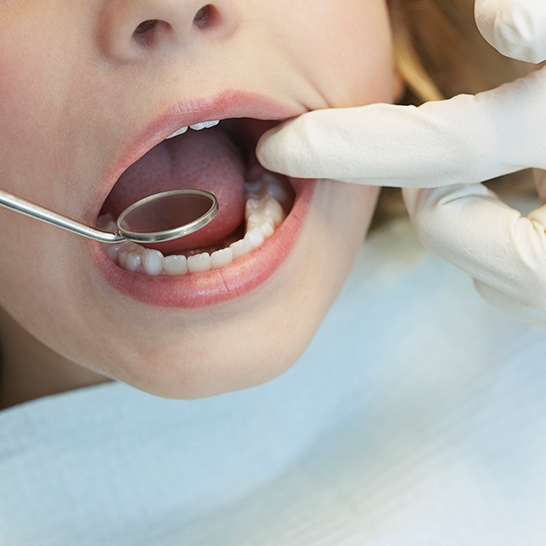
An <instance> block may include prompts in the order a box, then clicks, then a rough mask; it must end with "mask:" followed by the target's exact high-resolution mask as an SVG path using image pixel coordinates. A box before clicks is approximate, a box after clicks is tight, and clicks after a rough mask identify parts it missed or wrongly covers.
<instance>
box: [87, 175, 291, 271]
mask: <svg viewBox="0 0 546 546" xmlns="http://www.w3.org/2000/svg"><path fill="white" fill-rule="evenodd" d="M273 186H279V188H277V189H275V188H274V187H273ZM281 189H282V182H281V181H280V180H279V179H278V178H277V177H275V176H271V174H270V173H267V177H263V180H262V182H261V183H260V181H258V182H252V184H251V189H249V190H248V191H247V202H246V210H245V219H246V233H245V236H244V237H243V238H242V239H240V240H239V241H236V242H234V243H232V244H231V245H229V247H227V248H223V249H220V250H217V251H215V252H212V254H209V253H208V252H202V253H200V254H195V255H193V256H188V257H186V256H183V255H174V256H163V254H162V253H161V252H160V251H158V250H151V249H145V248H143V247H141V246H139V245H137V244H135V243H132V242H124V243H119V244H115V245H103V246H104V248H105V250H106V252H107V254H108V256H109V257H110V259H111V260H112V261H114V262H117V263H118V265H120V266H121V267H122V268H124V269H127V270H128V271H132V272H136V273H145V274H147V275H150V276H158V275H170V276H178V275H185V274H186V273H205V272H207V271H211V270H215V269H220V268H222V267H225V266H227V265H229V264H230V263H231V262H233V261H234V260H237V259H238V258H240V257H242V256H246V255H247V254H249V253H250V252H252V251H253V250H255V249H257V248H258V247H260V246H261V245H262V244H263V243H264V241H265V240H266V239H267V238H268V237H271V235H273V233H274V232H275V229H276V228H277V227H278V226H279V225H280V224H281V223H282V222H283V221H284V218H285V213H284V210H283V208H282V206H281V205H280V204H279V202H278V201H277V200H276V199H275V197H272V195H275V194H279V192H280V190H281ZM97 225H99V226H101V227H103V228H105V227H106V226H113V227H114V228H115V224H114V223H113V222H112V219H111V218H110V217H108V216H103V217H101V218H99V219H98V221H97Z"/></svg>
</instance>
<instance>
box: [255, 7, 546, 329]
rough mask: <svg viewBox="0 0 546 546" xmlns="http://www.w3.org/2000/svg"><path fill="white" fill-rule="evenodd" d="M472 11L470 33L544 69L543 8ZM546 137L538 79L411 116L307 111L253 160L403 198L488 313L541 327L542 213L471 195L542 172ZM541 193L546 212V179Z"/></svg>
mask: <svg viewBox="0 0 546 546" xmlns="http://www.w3.org/2000/svg"><path fill="white" fill-rule="evenodd" d="M475 5H476V21H477V24H478V28H479V29H480V31H481V33H482V34H483V36H484V37H485V39H486V40H487V41H488V42H489V43H490V44H492V45H493V46H494V47H496V48H497V49H498V50H499V51H500V52H501V53H502V54H504V55H507V56H510V57H513V58H517V59H519V60H523V61H528V62H535V63H536V62H541V61H543V60H545V59H546V0H476V3H475ZM545 126H546V69H542V70H538V71H536V72H534V73H532V74H531V75H529V76H527V77H526V78H523V79H520V80H517V81H515V82H513V83H510V84H506V85H503V86H501V87H499V88H498V89H494V90H492V91H487V92H484V93H480V94H478V95H476V96H471V95H460V96H458V97H455V98H453V99H450V100H447V101H439V102H430V103H426V104H424V105H422V106H420V107H417V108H416V107H411V106H409V107H408V106H392V105H384V104H377V105H370V106H364V107H360V108H347V109H331V110H321V111H317V112H310V113H308V114H304V115H303V116H301V117H299V118H297V119H295V120H292V121H289V122H287V123H286V124H284V125H282V126H280V127H278V128H276V129H274V130H273V131H271V132H270V133H268V134H266V135H264V137H262V140H261V141H260V143H259V145H258V150H257V153H258V157H259V159H260V161H261V162H262V163H263V164H264V165H265V166H266V167H267V168H269V169H271V170H275V171H277V172H281V173H284V174H289V175H291V176H296V177H301V178H330V179H335V180H341V181H345V182H352V183H362V184H372V185H382V186H399V187H402V188H406V189H405V190H404V197H405V200H406V205H407V207H408V210H409V213H410V216H411V218H412V221H413V223H414V225H415V226H416V228H417V230H418V233H419V236H420V238H421V240H422V241H423V242H424V243H425V244H426V245H427V246H429V247H431V248H432V249H434V250H435V251H437V252H438V253H439V254H441V255H443V256H444V257H446V258H447V259H448V260H450V261H451V262H453V263H454V264H456V265H457V266H458V267H460V268H461V269H463V270H465V271H467V272H468V273H469V274H470V275H471V276H472V277H473V278H474V279H475V283H476V286H477V288H478V290H479V291H480V293H481V294H482V295H483V296H484V297H486V298H487V299H489V300H490V301H491V302H492V303H494V304H496V305H498V306H500V307H503V308H505V309H506V310H508V311H510V312H512V313H514V314H516V315H519V316H520V317H522V318H524V319H525V320H527V321H528V322H531V323H533V324H538V325H541V326H546V235H545V226H546V206H544V207H541V208H539V209H537V210H535V211H533V212H532V213H530V214H529V215H527V217H522V216H521V214H520V213H518V212H517V211H515V210H513V209H511V208H510V207H508V206H507V205H505V204H504V203H502V202H501V201H500V200H499V199H498V198H497V197H496V196H495V195H494V194H493V193H492V192H490V191H489V190H487V189H486V188H485V187H484V186H483V185H481V184H476V183H477V182H481V181H484V180H489V179H491V178H495V177H497V176H500V175H503V174H508V173H512V172H515V171H519V170H522V169H526V168H528V167H535V168H539V169H546V138H545V129H544V127H545ZM470 183H472V184H470ZM411 188H437V189H411ZM538 189H539V195H541V197H542V199H541V202H545V201H546V176H542V177H541V179H540V181H539V185H538Z"/></svg>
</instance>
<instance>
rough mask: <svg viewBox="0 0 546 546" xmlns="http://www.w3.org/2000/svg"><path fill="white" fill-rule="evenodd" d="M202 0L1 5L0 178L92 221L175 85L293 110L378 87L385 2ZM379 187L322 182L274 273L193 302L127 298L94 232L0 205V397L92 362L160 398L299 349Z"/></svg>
mask: <svg viewBox="0 0 546 546" xmlns="http://www.w3.org/2000/svg"><path fill="white" fill-rule="evenodd" d="M203 5H204V4H203V3H202V2H196V1H193V0H180V1H173V0H138V1H135V0H76V1H73V2H66V1H64V0H50V1H47V2H44V1H43V0H17V1H10V0H8V2H7V3H6V2H3V3H0V73H1V74H2V77H1V78H0V97H1V98H2V100H0V135H1V140H0V181H1V186H0V187H1V188H2V189H4V190H6V191H9V192H12V193H14V194H16V195H19V196H21V197H25V198H27V199H31V200H33V201H35V202H37V203H40V204H41V205H43V206H46V207H49V208H52V209H53V210H57V211H62V212H63V213H64V214H66V215H68V216H71V217H73V218H77V219H79V220H81V221H84V222H86V223H89V224H92V223H93V222H94V221H95V219H96V216H97V213H98V211H99V209H100V206H101V203H102V201H103V200H104V197H105V192H106V193H107V191H108V189H105V187H104V184H103V183H101V181H103V180H105V179H106V178H107V173H108V172H109V171H110V169H112V165H113V164H114V163H115V162H116V161H119V156H120V154H121V153H122V151H123V150H125V149H126V147H127V142H128V141H129V140H130V139H134V138H135V135H137V134H139V133H140V132H142V131H143V130H144V128H145V127H147V126H149V125H150V124H151V123H152V122H154V120H156V119H158V118H159V117H160V116H161V115H162V114H163V113H164V112H165V111H166V110H167V109H168V108H170V107H171V106H172V105H174V104H176V103H177V102H179V101H181V100H182V99H184V100H192V99H198V98H203V97H204V98H209V97H215V96H218V95H220V94H222V93H223V92H226V91H229V90H242V91H246V92H251V93H257V94H259V95H261V96H263V97H266V98H268V99H272V100H274V101H276V102H277V103H278V104H279V105H281V106H282V108H283V109H284V111H287V112H290V115H291V116H293V115H298V114H301V113H303V112H306V111H309V110H314V109H320V108H326V107H331V106H336V107H344V106H355V105H360V104H366V103H372V102H388V101H391V100H392V95H393V89H394V86H395V84H394V81H393V72H394V71H393V66H392V51H391V45H390V34H389V27H388V14H387V11H386V6H385V2H384V0H366V1H363V0H342V1H341V2H340V0H321V1H320V2H316V1H315V0H275V1H274V2H271V1H270V0H254V1H253V2H247V1H246V0H218V1H217V2H214V3H212V4H210V6H212V7H213V11H212V13H213V16H212V17H211V19H210V20H208V21H205V22H204V24H201V23H200V22H199V21H194V18H195V16H196V14H198V13H199V10H200V9H201V8H202V7H203ZM148 20H157V21H159V22H160V23H159V24H157V25H156V26H155V27H154V29H153V31H152V32H149V33H147V34H146V33H145V37H144V39H142V36H141V35H135V34H134V32H135V29H137V27H139V25H140V24H141V23H143V22H144V21H148ZM140 28H141V29H142V27H140ZM284 117H287V116H284ZM203 121H204V120H203ZM376 194H377V190H376V189H374V188H363V187H356V186H348V185H344V184H339V183H332V182H319V183H318V184H317V186H316V189H315V193H314V196H313V198H312V202H311V206H310V210H309V212H308V214H307V218H306V220H305V223H304V225H303V228H302V231H301V234H300V235H299V237H298V240H297V242H296V244H295V247H294V248H293V250H292V252H291V253H290V254H289V256H288V258H287V259H286V260H285V261H284V263H283V264H282V265H281V266H280V268H279V269H278V270H277V271H276V273H275V274H274V275H273V276H272V277H271V278H270V279H269V280H268V281H267V282H265V283H264V284H262V285H261V286H259V287H258V288H256V289H255V290H253V291H251V292H249V293H247V294H245V295H243V296H241V297H238V298H235V299H232V300H230V301H228V302H224V303H221V304H218V305H212V306H207V307H203V308H197V309H184V308H166V307H162V306H155V305H150V304H146V303H143V302H142V301H138V300H137V299H134V298H132V297H130V296H129V295H127V294H126V293H123V292H122V291H119V290H118V289H116V287H115V286H113V285H112V283H111V282H108V280H107V279H106V278H105V276H104V273H103V272H102V271H101V269H100V268H99V267H97V263H96V260H95V258H94V253H93V250H92V249H93V245H94V244H95V243H90V242H89V241H87V240H84V239H82V238H80V237H77V236H74V235H71V234H67V233H65V232H62V231H60V230H58V229H55V228H51V227H49V226H45V225H44V224H42V223H39V222H36V221H34V220H30V219H28V218H25V217H22V216H19V215H16V214H14V213H12V212H8V211H2V210H0V230H1V232H2V237H1V238H0V254H1V255H2V264H1V266H0V286H1V287H2V288H1V289H0V306H1V307H2V308H3V309H4V313H2V315H1V321H0V329H1V330H2V332H3V333H4V336H3V337H4V340H3V344H4V350H5V356H4V363H3V366H4V369H5V380H4V385H3V390H4V394H6V392H9V391H10V389H16V386H15V385H13V384H11V383H14V382H15V376H16V375H17V379H16V380H17V381H18V382H19V383H20V382H21V381H22V380H21V376H23V375H24V374H25V373H27V375H28V376H29V377H31V378H34V379H36V378H37V377H39V376H40V374H42V375H43V376H44V377H47V378H48V382H49V383H48V384H51V386H49V387H48V388H47V390H48V392H52V391H55V390H66V389H69V388H73V387H77V386H82V385H84V384H90V383H93V382H98V381H101V380H104V378H105V377H106V378H114V379H119V380H121V381H124V382H127V383H129V384H131V385H134V386H136V387H137V388H140V389H143V390H146V391H148V392H151V393H153V394H157V395H159V396H165V397H173V398H193V397H201V396H209V395H213V394H217V393H221V392H225V391H229V390H234V389H240V388H245V387H249V386H251V385H255V384H258V383H261V382H264V381H267V380H270V379H272V378H273V377H275V376H277V375H278V374H280V373H282V372H283V371H284V370H286V369H287V368H288V367H289V366H290V365H292V364H293V363H294V362H295V361H296V360H297V358H298V357H299V355H300V354H301V353H302V351H304V350H305V348H306V346H307V345H308V343H309V341H310V340H311V338H312V336H313V335H314V333H315V331H316V329H317V327H318V325H319V323H320V321H321V320H322V318H323V316H324V314H325V312H326V311H327V309H328V308H329V306H330V304H331V302H332V300H333V298H334V297H335V295H336V294H337V292H338V290H339V288H340V286H341V284H342V283H343V281H344V280H345V278H346V275H347V273H348V271H349V268H350V265H351V263H352V260H353V258H354V255H355V253H356V251H357V249H358V247H359V245H360V244H361V242H362V240H363V237H364V235H365V232H366V230H367V226H368V223H369V220H370V217H371V214H372V212H373V208H374V204H375V198H376ZM364 304H365V302H363V305H364ZM13 319H15V321H17V323H19V325H20V327H16V326H14V324H13ZM33 338H36V339H37V340H38V341H35V340H33ZM30 366H32V371H28V370H29V367H30ZM15 367H17V370H18V371H17V372H14V368H15ZM25 369H26V370H27V371H26V372H25ZM10 370H11V372H10ZM74 370H77V371H74ZM10 377H11V378H12V379H11V380H10V379H9V378H10ZM56 380H58V381H57V382H56ZM27 381H31V379H27ZM55 385H56V386H55ZM19 388H21V385H20V384H19ZM23 390H24V389H23ZM31 390H32V389H31ZM39 394H43V393H39V389H35V390H34V391H33V393H32V394H27V395H23V396H22V398H25V397H26V398H28V397H31V396H37V395H39Z"/></svg>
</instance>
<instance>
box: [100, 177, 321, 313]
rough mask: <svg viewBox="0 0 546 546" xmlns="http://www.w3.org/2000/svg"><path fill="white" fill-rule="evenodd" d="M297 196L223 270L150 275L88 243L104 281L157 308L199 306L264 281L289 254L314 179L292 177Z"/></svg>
mask: <svg viewBox="0 0 546 546" xmlns="http://www.w3.org/2000/svg"><path fill="white" fill-rule="evenodd" d="M293 185H294V187H295V189H296V194H297V195H296V200H295V202H294V206H293V207H292V210H291V211H290V213H289V215H288V217H287V218H286V220H285V221H284V222H283V223H282V225H281V226H280V227H279V228H278V229H277V230H276V231H275V233H274V234H273V235H272V236H271V237H270V238H269V239H267V240H266V241H265V243H263V244H262V245H261V246H260V247H259V248H257V249H256V250H254V251H253V252H251V253H250V254H248V255H247V256H244V257H241V258H239V259H237V260H235V261H234V262H232V263H231V264H229V265H228V266H226V267H223V268H222V269H217V270H214V271H209V272H207V273H189V274H186V275H181V276H179V277H168V276H161V277H151V276H147V275H142V274H138V273H132V272H130V271H126V270H124V269H122V268H120V267H119V266H117V265H116V264H115V263H114V262H112V261H111V260H110V259H109V258H108V256H107V255H106V253H105V252H104V249H103V248H102V245H101V244H99V243H90V245H91V248H92V254H93V257H94V258H95V260H96V262H97V264H98V266H99V268H100V269H101V271H102V272H103V273H104V274H105V276H106V279H107V280H108V282H109V283H110V284H111V285H112V286H114V287H115V288H116V289H117V290H119V291H120V292H122V293H124V294H127V295H129V296H130V297H132V298H134V299H135V300H138V301H141V302H143V303H146V304H148V305H153V306H157V307H178V308H188V309H194V308H201V307H208V306H211V305H218V304H220V303H223V302H227V301H230V300H233V299H235V298H238V297H241V296H244V295H245V294H248V293H249V292H251V291H252V290H255V289H256V288H258V287H259V286H261V285H262V284H264V283H265V282H266V281H267V280H268V279H269V278H270V277H271V276H272V275H273V274H274V273H275V272H276V271H277V270H278V269H279V267H281V265H282V264H283V262H284V261H285V260H286V259H287V257H288V256H289V254H290V253H291V251H292V249H293V248H294V245H295V243H296V241H297V239H298V236H299V234H300V233H301V230H302V227H303V224H304V223H305V219H306V217H307V212H308V210H309V205H310V202H311V199H312V197H313V193H314V189H315V182H311V181H306V182H303V181H294V183H293Z"/></svg>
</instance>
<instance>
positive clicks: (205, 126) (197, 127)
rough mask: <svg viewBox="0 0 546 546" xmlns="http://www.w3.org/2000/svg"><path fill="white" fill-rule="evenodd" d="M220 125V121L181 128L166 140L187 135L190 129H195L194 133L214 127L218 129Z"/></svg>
mask: <svg viewBox="0 0 546 546" xmlns="http://www.w3.org/2000/svg"><path fill="white" fill-rule="evenodd" d="M219 123H220V120H214V121H203V122H201V123H195V124H194V125H190V126H189V127H181V128H180V129H178V131H175V132H174V133H173V134H172V135H169V136H168V137H167V139H166V140H168V139H169V138H174V137H177V136H180V135H183V134H184V133H187V131H188V129H193V130H194V131H201V130H203V129H211V128H212V127H216V126H217V125H218V124H219Z"/></svg>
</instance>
